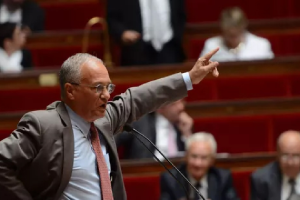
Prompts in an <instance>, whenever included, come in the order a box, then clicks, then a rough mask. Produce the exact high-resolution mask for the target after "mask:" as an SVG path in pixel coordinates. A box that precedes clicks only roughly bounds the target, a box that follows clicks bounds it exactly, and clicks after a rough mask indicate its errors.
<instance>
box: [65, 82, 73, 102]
mask: <svg viewBox="0 0 300 200" xmlns="http://www.w3.org/2000/svg"><path fill="white" fill-rule="evenodd" d="M65 92H66V98H68V99H70V100H74V99H75V96H74V92H75V87H74V86H73V85H72V84H70V83H66V84H65Z"/></svg>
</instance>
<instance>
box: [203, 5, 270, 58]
mask: <svg viewBox="0 0 300 200" xmlns="http://www.w3.org/2000/svg"><path fill="white" fill-rule="evenodd" d="M220 20H221V22H220V23H221V30H222V35H221V36H216V37H213V38H210V39H208V40H206V41H205V44H204V47H203V50H202V52H201V56H202V55H205V54H206V53H207V52H209V51H211V50H212V49H214V48H216V47H220V50H219V52H218V54H216V55H214V57H213V59H214V60H216V61H219V62H223V61H241V60H258V59H271V58H273V57H274V54H273V52H272V49H271V44H270V42H269V41H268V40H267V39H265V38H261V37H258V36H256V35H254V34H252V33H250V32H248V31H247V23H248V22H247V18H246V16H245V14H244V12H243V11H242V10H241V9H240V8H237V7H234V8H229V9H226V10H224V11H223V12H222V14H221V19H220Z"/></svg>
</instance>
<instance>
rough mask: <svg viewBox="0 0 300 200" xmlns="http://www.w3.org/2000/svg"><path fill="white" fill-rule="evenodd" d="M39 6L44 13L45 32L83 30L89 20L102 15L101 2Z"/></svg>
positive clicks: (44, 4)
mask: <svg viewBox="0 0 300 200" xmlns="http://www.w3.org/2000/svg"><path fill="white" fill-rule="evenodd" d="M41 6H42V7H43V8H44V9H45V12H46V29H47V30H71V29H83V28H84V27H85V25H86V23H87V22H88V20H89V19H90V18H92V17H103V15H104V8H103V3H102V1H81V2H73V3H68V2H67V3H65V4H64V3H52V2H51V3H42V4H41ZM79 10H80V13H78V11H79Z"/></svg>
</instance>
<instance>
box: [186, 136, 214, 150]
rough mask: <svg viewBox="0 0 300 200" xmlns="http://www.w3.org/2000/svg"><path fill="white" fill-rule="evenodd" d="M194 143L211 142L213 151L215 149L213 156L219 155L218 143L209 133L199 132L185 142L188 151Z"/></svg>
mask: <svg viewBox="0 0 300 200" xmlns="http://www.w3.org/2000/svg"><path fill="white" fill-rule="evenodd" d="M193 142H209V143H210V145H211V147H212V149H213V155H215V154H216V153H217V142H216V140H215V138H214V136H213V135H212V134H210V133H207V132H198V133H194V134H193V135H191V136H190V137H189V138H188V139H187V140H186V142H185V148H186V150H188V149H189V147H190V146H191V144H192V143H193Z"/></svg>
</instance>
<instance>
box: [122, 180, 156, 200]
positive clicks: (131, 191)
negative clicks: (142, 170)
mask: <svg viewBox="0 0 300 200" xmlns="http://www.w3.org/2000/svg"><path fill="white" fill-rule="evenodd" d="M124 184H125V188H126V192H127V199H130V200H141V199H143V200H158V199H159V197H160V183H159V176H147V177H124Z"/></svg>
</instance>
